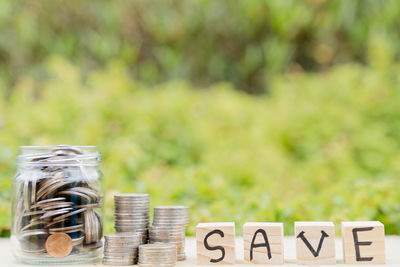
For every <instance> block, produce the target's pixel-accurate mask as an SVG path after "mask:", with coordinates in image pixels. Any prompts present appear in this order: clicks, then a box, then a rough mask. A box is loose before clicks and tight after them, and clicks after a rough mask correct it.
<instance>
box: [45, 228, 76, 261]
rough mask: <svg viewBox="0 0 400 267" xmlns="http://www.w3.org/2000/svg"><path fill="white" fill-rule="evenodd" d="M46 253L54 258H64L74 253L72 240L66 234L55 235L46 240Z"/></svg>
mask: <svg viewBox="0 0 400 267" xmlns="http://www.w3.org/2000/svg"><path fill="white" fill-rule="evenodd" d="M46 251H47V253H49V254H50V255H51V256H53V257H54V258H64V257H66V256H68V255H69V254H70V253H71V251H72V239H71V237H70V236H69V235H67V234H64V233H55V234H52V235H50V236H49V237H48V238H47V240H46Z"/></svg>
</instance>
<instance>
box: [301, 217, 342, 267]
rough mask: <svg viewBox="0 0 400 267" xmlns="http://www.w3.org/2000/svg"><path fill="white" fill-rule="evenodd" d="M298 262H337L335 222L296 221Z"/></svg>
mask: <svg viewBox="0 0 400 267" xmlns="http://www.w3.org/2000/svg"><path fill="white" fill-rule="evenodd" d="M294 228H295V237H296V262H297V264H336V251H335V225H334V224H333V222H295V224H294Z"/></svg>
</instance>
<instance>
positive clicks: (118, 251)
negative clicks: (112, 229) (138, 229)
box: [103, 233, 142, 265]
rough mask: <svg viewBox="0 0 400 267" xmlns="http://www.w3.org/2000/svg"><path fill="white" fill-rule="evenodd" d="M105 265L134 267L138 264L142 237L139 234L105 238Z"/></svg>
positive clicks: (112, 235) (122, 234) (121, 234)
mask: <svg viewBox="0 0 400 267" xmlns="http://www.w3.org/2000/svg"><path fill="white" fill-rule="evenodd" d="M104 238H105V240H106V242H105V244H104V258H103V264H106V265H133V264H136V263H137V256H138V247H139V245H140V244H141V243H142V236H141V235H140V234H138V233H114V234H109V235H105V236H104Z"/></svg>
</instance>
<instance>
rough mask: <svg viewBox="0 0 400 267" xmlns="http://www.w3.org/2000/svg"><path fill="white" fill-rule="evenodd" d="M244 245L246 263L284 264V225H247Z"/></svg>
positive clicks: (245, 226)
mask: <svg viewBox="0 0 400 267" xmlns="http://www.w3.org/2000/svg"><path fill="white" fill-rule="evenodd" d="M243 244H244V261H245V262H248V263H254V264H283V223H268V222H247V223H245V224H244V225H243Z"/></svg>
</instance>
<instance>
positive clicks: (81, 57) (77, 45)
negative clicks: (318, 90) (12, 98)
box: [0, 0, 400, 93]
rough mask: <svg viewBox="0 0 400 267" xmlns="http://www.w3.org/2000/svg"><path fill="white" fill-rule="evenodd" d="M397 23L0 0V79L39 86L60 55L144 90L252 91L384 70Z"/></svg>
mask: <svg viewBox="0 0 400 267" xmlns="http://www.w3.org/2000/svg"><path fill="white" fill-rule="evenodd" d="M399 17H400V1H397V0H352V1H347V0H330V1H326V0H307V1H292V0H285V1H282V0H262V1H261V0H257V1H248V0H237V1H230V0H219V1H211V0H196V1H190V0H189V1H179V0H175V1H172V0H166V1H158V0H136V1H123V0H114V1H108V0H99V1H80V0H68V1H60V0H42V1H26V0H25V1H14V0H3V1H1V3H0V32H1V38H0V77H1V78H2V80H5V81H7V84H8V85H10V84H13V83H14V82H16V80H17V79H18V78H19V76H20V75H21V74H26V73H29V74H30V75H31V76H33V77H35V78H36V79H44V78H45V77H43V75H45V72H44V69H43V66H42V64H41V63H42V62H43V61H44V60H45V59H46V58H47V57H48V56H49V55H52V54H60V55H63V56H64V57H66V58H68V59H70V60H72V61H73V63H74V64H77V65H78V66H79V67H80V69H81V70H82V71H84V72H86V71H90V70H92V69H95V68H100V67H103V66H104V65H106V64H107V62H108V61H109V60H110V59H115V58H118V60H121V61H123V62H124V63H125V64H126V65H127V66H129V68H128V71H129V73H130V74H131V75H132V76H133V77H134V78H135V79H136V80H140V81H143V82H146V83H148V84H153V85H154V84H157V83H159V82H164V81H166V80H174V79H177V78H178V79H186V80H190V81H191V82H192V83H194V84H195V85H196V86H200V87H207V86H209V85H210V84H211V83H214V82H216V81H229V82H231V83H233V84H234V86H235V88H239V89H243V90H246V91H248V92H251V93H260V92H265V91H266V89H267V86H268V85H269V81H271V80H272V79H273V77H274V75H275V74H276V73H280V72H282V71H297V70H306V71H310V70H311V71H315V70H326V69H327V68H328V67H330V66H332V65H333V64H336V63H345V62H352V61H356V62H361V63H371V64H372V65H376V64H388V63H390V62H391V61H393V59H395V58H398V57H399V51H400V49H399V44H400V40H399V38H400V27H399V25H398V18H399ZM382 54H383V55H382ZM376 60H377V61H376Z"/></svg>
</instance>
